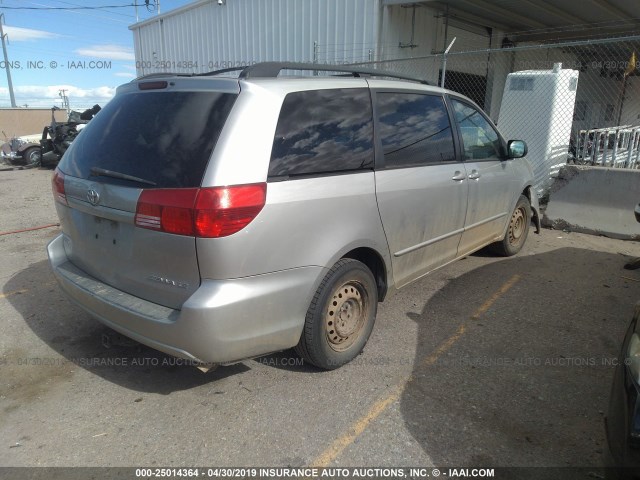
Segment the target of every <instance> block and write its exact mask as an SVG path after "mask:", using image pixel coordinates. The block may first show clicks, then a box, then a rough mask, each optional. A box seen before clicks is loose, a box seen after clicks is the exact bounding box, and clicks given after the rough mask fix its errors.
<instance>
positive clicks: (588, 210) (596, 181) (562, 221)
mask: <svg viewBox="0 0 640 480" xmlns="http://www.w3.org/2000/svg"><path fill="white" fill-rule="evenodd" d="M638 203H640V170H628V169H621V168H605V167H590V166H578V165H566V166H564V167H562V168H561V169H560V173H559V174H558V177H557V179H556V181H555V182H554V184H553V186H552V187H551V192H550V196H549V203H548V205H547V208H546V210H545V212H544V216H543V218H542V224H543V226H545V227H550V228H553V229H556V230H569V231H572V232H582V233H591V234H595V235H604V236H607V237H611V238H618V239H623V240H640V223H638V222H636V219H635V216H634V208H635V206H636V205H637V204H638Z"/></svg>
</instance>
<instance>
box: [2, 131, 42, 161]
mask: <svg viewBox="0 0 640 480" xmlns="http://www.w3.org/2000/svg"><path fill="white" fill-rule="evenodd" d="M5 138H6V136H5ZM2 158H4V159H6V160H8V162H9V163H11V164H17V165H26V166H28V167H37V166H38V165H40V159H41V152H40V145H39V144H37V143H35V142H33V141H31V139H29V138H28V137H27V138H25V137H12V138H11V139H10V140H8V141H7V142H6V143H5V144H4V145H2Z"/></svg>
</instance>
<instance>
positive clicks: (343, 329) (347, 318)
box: [295, 258, 378, 370]
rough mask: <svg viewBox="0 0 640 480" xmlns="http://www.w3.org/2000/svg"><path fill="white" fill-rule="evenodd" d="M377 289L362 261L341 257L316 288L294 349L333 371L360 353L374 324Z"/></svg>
mask: <svg viewBox="0 0 640 480" xmlns="http://www.w3.org/2000/svg"><path fill="white" fill-rule="evenodd" d="M377 309H378V288H377V285H376V281H375V279H374V277H373V274H372V273H371V271H370V270H369V269H368V268H367V266H366V265H364V264H363V263H361V262H359V261H357V260H352V259H350V258H343V259H342V260H340V261H338V262H337V263H336V264H335V265H334V266H333V267H332V268H331V269H330V270H329V272H328V273H327V275H326V276H325V277H324V279H323V280H322V283H321V284H320V286H319V287H318V290H317V291H316V293H315V295H314V296H313V300H312V301H311V305H310V306H309V310H307V315H306V318H305V324H304V330H303V331H302V335H301V336H300V341H299V342H298V345H297V346H296V347H295V350H296V352H297V353H298V355H300V356H301V357H302V358H303V359H304V360H306V361H307V362H309V363H311V364H313V365H315V366H316V367H319V368H322V369H325V370H333V369H335V368H338V367H340V366H342V365H344V364H345V363H348V362H350V361H351V360H353V359H354V358H355V357H356V356H358V355H359V354H360V352H362V349H363V348H364V346H365V344H366V343H367V340H368V339H369V335H371V331H372V330H373V324H374V323H375V318H376V311H377Z"/></svg>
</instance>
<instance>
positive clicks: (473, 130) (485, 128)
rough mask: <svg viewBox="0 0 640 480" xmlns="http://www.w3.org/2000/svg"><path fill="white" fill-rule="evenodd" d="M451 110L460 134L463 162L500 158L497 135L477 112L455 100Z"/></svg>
mask: <svg viewBox="0 0 640 480" xmlns="http://www.w3.org/2000/svg"><path fill="white" fill-rule="evenodd" d="M453 109H454V110H455V114H456V121H457V122H458V125H460V132H461V133H462V144H463V147H464V159H465V160H483V159H489V158H500V157H502V155H501V153H500V152H501V147H500V139H499V137H498V134H497V133H496V131H495V129H494V128H493V127H492V126H491V124H490V123H489V122H487V120H486V119H485V118H484V117H483V116H482V114H481V113H480V112H479V111H478V110H476V109H475V108H474V107H472V106H470V105H467V104H466V103H462V102H459V101H457V100H453Z"/></svg>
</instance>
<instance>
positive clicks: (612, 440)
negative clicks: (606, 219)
mask: <svg viewBox="0 0 640 480" xmlns="http://www.w3.org/2000/svg"><path fill="white" fill-rule="evenodd" d="M634 213H635V216H636V220H637V221H638V222H640V204H638V205H636V208H635V211H634ZM639 262H640V259H638V258H636V259H635V261H632V262H630V263H629V264H628V265H627V266H626V267H625V268H627V267H628V266H629V265H633V264H638V263H639ZM635 268H637V266H636V267H635ZM605 430H606V433H607V446H608V448H607V452H606V464H607V467H609V468H608V469H607V478H608V479H640V302H638V303H637V304H636V307H635V311H634V314H633V318H632V319H631V323H630V325H629V328H628V329H627V333H626V335H625V337H624V341H623V343H622V350H621V352H620V355H619V357H618V362H617V365H616V369H615V373H614V377H613V385H612V387H611V395H610V397H609V411H608V413H607V416H606V417H605Z"/></svg>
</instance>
